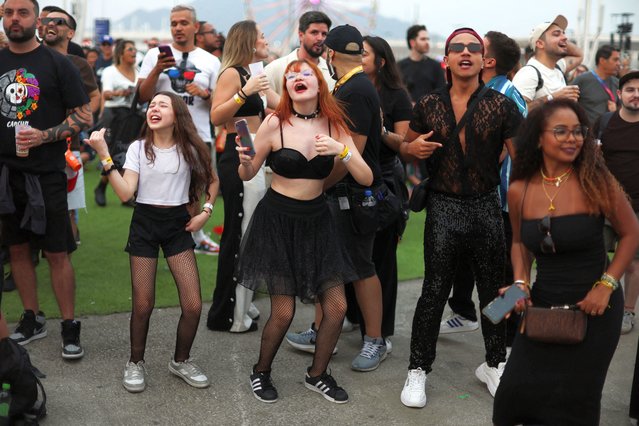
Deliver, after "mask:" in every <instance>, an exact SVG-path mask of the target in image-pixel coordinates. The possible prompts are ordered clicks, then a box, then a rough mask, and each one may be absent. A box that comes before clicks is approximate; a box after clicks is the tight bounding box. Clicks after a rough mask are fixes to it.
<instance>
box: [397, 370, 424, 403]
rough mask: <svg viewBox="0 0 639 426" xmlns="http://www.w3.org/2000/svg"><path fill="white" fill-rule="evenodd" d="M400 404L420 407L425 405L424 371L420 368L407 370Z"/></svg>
mask: <svg viewBox="0 0 639 426" xmlns="http://www.w3.org/2000/svg"><path fill="white" fill-rule="evenodd" d="M400 399H401V400H402V404H404V405H405V406H407V407H413V408H422V407H423V406H425V405H426V373H425V372H424V370H422V369H421V368H417V369H415V370H408V377H406V382H405V383H404V389H402V395H401V398H400Z"/></svg>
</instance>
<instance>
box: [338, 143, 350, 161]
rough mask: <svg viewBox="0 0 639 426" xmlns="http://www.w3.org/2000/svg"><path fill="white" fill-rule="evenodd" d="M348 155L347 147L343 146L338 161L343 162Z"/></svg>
mask: <svg viewBox="0 0 639 426" xmlns="http://www.w3.org/2000/svg"><path fill="white" fill-rule="evenodd" d="M347 155H348V145H346V144H344V150H343V151H342V152H341V154H340V155H339V159H340V160H343V159H344V157H346V156H347Z"/></svg>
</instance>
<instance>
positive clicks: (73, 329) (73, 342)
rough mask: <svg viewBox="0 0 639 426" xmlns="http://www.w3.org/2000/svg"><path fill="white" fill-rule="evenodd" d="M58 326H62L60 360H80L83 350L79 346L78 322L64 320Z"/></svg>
mask: <svg viewBox="0 0 639 426" xmlns="http://www.w3.org/2000/svg"><path fill="white" fill-rule="evenodd" d="M60 325H62V358H64V359H80V358H82V357H83V356H84V350H83V349H82V346H80V321H76V320H64V321H62V322H61V323H60Z"/></svg>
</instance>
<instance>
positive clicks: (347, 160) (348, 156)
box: [340, 151, 353, 163]
mask: <svg viewBox="0 0 639 426" xmlns="http://www.w3.org/2000/svg"><path fill="white" fill-rule="evenodd" d="M352 156H353V153H352V152H350V151H349V152H347V153H346V155H345V156H344V157H340V160H342V161H343V162H344V163H348V162H349V161H350V160H351V157H352Z"/></svg>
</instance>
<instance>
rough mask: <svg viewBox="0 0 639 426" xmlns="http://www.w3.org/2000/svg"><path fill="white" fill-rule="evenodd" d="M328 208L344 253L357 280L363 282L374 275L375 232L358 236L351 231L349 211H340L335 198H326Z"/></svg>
mask: <svg viewBox="0 0 639 426" xmlns="http://www.w3.org/2000/svg"><path fill="white" fill-rule="evenodd" d="M327 202H328V207H329V208H330V211H331V215H332V216H333V219H334V220H335V224H336V225H337V229H338V230H339V232H340V233H341V237H342V241H343V242H344V245H345V246H346V251H347V252H348V255H349V256H350V257H351V260H352V262H353V265H354V266H355V273H356V274H357V279H360V280H363V279H365V278H370V277H372V276H373V275H375V273H376V272H375V264H374V263H373V243H374V242H375V231H373V232H371V233H368V234H358V233H356V232H355V230H354V229H353V221H352V219H351V211H350V210H340V208H339V203H338V201H337V198H334V197H327Z"/></svg>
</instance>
